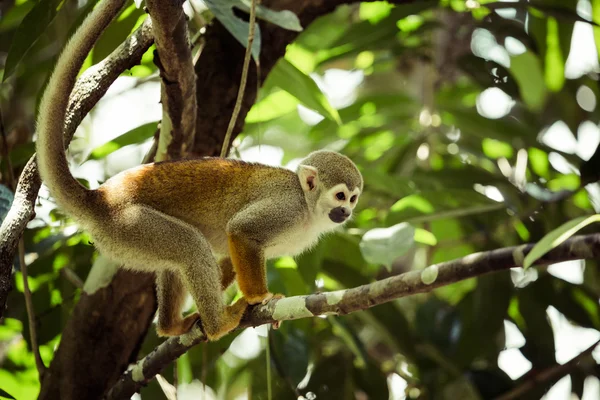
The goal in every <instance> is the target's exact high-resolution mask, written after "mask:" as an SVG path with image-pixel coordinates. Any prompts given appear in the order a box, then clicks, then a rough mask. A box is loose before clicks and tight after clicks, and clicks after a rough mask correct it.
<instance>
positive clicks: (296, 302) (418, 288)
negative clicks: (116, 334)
mask: <svg viewBox="0 0 600 400" xmlns="http://www.w3.org/2000/svg"><path fill="white" fill-rule="evenodd" d="M533 246H534V244H526V245H522V246H514V247H506V248H502V249H497V250H492V251H486V252H482V253H475V254H471V255H468V256H466V257H462V258H459V259H456V260H452V261H446V262H443V263H440V264H435V265H431V266H429V267H427V268H425V269H423V270H420V271H410V272H407V273H404V274H401V275H396V276H392V277H390V278H386V279H383V280H380V281H377V282H373V283H371V284H367V285H362V286H359V287H356V288H352V289H345V290H338V291H335V292H327V293H317V294H312V295H308V296H294V297H288V298H283V299H279V300H277V299H274V300H271V301H270V302H268V303H267V304H266V305H264V306H261V305H258V306H253V307H252V308H250V309H249V310H248V311H247V312H246V314H245V315H244V318H243V319H242V322H241V323H240V328H244V327H250V326H259V325H263V324H268V323H273V322H276V321H287V320H294V319H300V318H308V317H313V316H318V315H345V314H349V313H351V312H355V311H360V310H365V309H368V308H371V307H373V306H376V305H378V304H382V303H385V302H388V301H391V300H394V299H398V298H400V297H406V296H410V295H413V294H417V293H424V292H430V291H432V290H433V289H435V288H438V287H441V286H446V285H449V284H452V283H455V282H458V281H461V280H464V279H468V278H473V277H476V276H481V275H484V274H487V273H490V272H497V271H503V270H507V269H510V268H514V267H519V266H522V265H523V259H524V258H525V256H526V255H527V254H528V253H529V252H530V251H531V249H532V247H533ZM598 256H600V234H592V235H585V236H574V237H572V238H570V239H569V240H567V241H565V242H563V243H562V244H561V245H559V246H558V247H556V248H555V249H553V250H551V251H549V252H548V253H546V254H545V255H544V256H543V257H542V258H540V259H539V260H538V261H537V263H536V264H537V265H539V264H549V263H557V262H562V261H568V260H576V259H586V258H597V257H598ZM205 339H206V337H205V336H204V334H203V333H202V331H201V330H200V328H198V327H195V328H194V329H193V330H192V331H190V332H189V333H186V334H185V335H182V336H179V337H173V338H169V339H167V340H166V341H165V342H163V343H162V344H161V345H160V346H158V347H157V348H156V349H155V350H154V351H153V352H152V353H150V354H148V355H147V356H146V357H144V358H143V359H141V360H139V361H138V362H137V363H136V364H135V366H134V367H133V368H132V369H131V370H130V371H127V373H125V374H123V376H122V377H121V378H120V379H119V381H118V382H117V384H116V385H115V386H114V387H113V388H112V389H111V390H110V391H109V392H108V396H107V398H108V399H122V398H130V397H131V396H132V395H133V394H134V393H135V392H137V391H138V390H139V389H140V388H141V387H142V386H143V385H145V384H146V383H147V382H148V381H150V380H151V379H152V378H153V377H154V376H155V375H156V374H157V373H159V372H160V371H161V370H162V369H163V368H165V367H166V366H167V365H169V363H171V362H172V361H174V360H175V359H177V358H178V357H179V356H181V355H182V354H183V353H185V352H186V351H187V350H189V349H190V348H191V347H193V346H195V345H196V344H198V343H200V342H202V341H204V340H205Z"/></svg>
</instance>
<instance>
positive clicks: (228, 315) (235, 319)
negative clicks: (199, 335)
mask: <svg viewBox="0 0 600 400" xmlns="http://www.w3.org/2000/svg"><path fill="white" fill-rule="evenodd" d="M247 308H248V302H247V301H246V299H244V298H243V297H242V298H241V299H239V300H238V301H236V302H235V303H233V304H232V305H230V306H227V307H225V312H224V313H223V316H222V320H221V325H220V327H219V328H218V329H217V330H215V331H214V332H209V331H208V330H207V329H205V332H206V336H207V337H208V340H210V341H211V342H212V341H214V340H218V339H220V338H222V337H223V336H225V335H227V334H228V333H229V332H231V331H232V330H234V329H235V328H237V327H238V326H239V325H240V321H241V320H242V317H243V316H244V313H245V312H246V309H247Z"/></svg>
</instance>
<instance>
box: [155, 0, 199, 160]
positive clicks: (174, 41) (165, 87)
mask: <svg viewBox="0 0 600 400" xmlns="http://www.w3.org/2000/svg"><path fill="white" fill-rule="evenodd" d="M146 6H147V7H148V13H149V14H150V17H151V18H152V21H153V28H152V33H153V35H154V41H155V42H156V53H155V63H156V65H157V66H158V69H159V70H160V77H161V102H162V104H163V117H162V124H161V126H164V127H168V128H169V129H165V130H164V131H163V130H161V137H164V138H165V141H166V142H168V144H166V146H165V147H168V150H167V148H159V155H160V154H167V153H168V157H169V158H173V159H178V158H181V156H182V155H185V154H187V153H188V152H189V150H190V149H191V146H192V145H193V143H194V136H195V132H196V115H197V110H196V108H197V107H196V73H195V72H194V64H193V62H192V52H191V49H190V44H189V38H188V29H187V18H186V16H185V14H184V12H183V7H182V2H181V1H175V0H166V1H165V0H147V1H146ZM167 136H169V139H170V140H167V139H166V138H167Z"/></svg>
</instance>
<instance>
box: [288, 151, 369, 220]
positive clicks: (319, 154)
mask: <svg viewBox="0 0 600 400" xmlns="http://www.w3.org/2000/svg"><path fill="white" fill-rule="evenodd" d="M298 177H299V178H300V184H301V185H302V189H303V190H304V194H305V197H306V202H307V204H308V209H309V211H310V212H311V213H312V215H313V216H315V217H316V218H318V219H320V218H323V219H326V220H327V221H328V222H333V223H334V224H342V223H344V222H346V221H347V220H349V219H350V217H351V216H352V210H354V207H356V204H357V203H358V197H359V196H360V194H361V192H362V189H363V178H362V175H361V174H360V171H359V170H358V168H356V165H354V163H353V162H352V161H351V160H350V159H349V158H348V157H346V156H344V155H342V154H339V153H336V152H333V151H326V150H320V151H315V152H313V153H310V154H309V155H308V157H306V158H305V159H304V160H302V162H301V163H300V165H299V166H298Z"/></svg>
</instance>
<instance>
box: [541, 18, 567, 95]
mask: <svg viewBox="0 0 600 400" xmlns="http://www.w3.org/2000/svg"><path fill="white" fill-rule="evenodd" d="M547 24H548V31H547V36H546V46H547V47H546V68H545V74H544V80H545V81H546V86H548V89H550V90H551V91H553V92H558V91H560V89H562V87H563V85H564V84H565V56H564V54H563V53H562V49H561V46H560V44H561V41H560V36H559V33H560V32H559V25H558V22H557V21H556V19H554V18H548V21H547Z"/></svg>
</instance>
